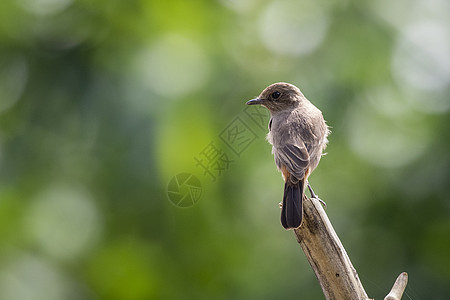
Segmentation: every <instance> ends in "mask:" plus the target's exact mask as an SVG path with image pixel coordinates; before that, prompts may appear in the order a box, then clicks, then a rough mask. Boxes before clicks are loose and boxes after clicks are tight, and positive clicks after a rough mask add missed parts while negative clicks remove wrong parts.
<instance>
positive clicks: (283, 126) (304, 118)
mask: <svg viewBox="0 0 450 300" xmlns="http://www.w3.org/2000/svg"><path fill="white" fill-rule="evenodd" d="M247 104H248V105H254V104H260V105H263V106H265V107H266V108H267V109H268V110H269V111H270V115H271V118H270V121H269V134H268V135H267V140H268V141H269V143H270V144H272V153H273V155H274V159H275V163H276V165H277V168H278V170H280V171H281V173H282V174H283V178H284V181H285V184H284V195H283V204H282V211H281V224H282V225H283V227H284V228H286V229H293V228H298V227H300V225H301V223H302V218H303V195H304V193H305V186H308V189H309V191H310V193H311V197H313V198H317V199H318V200H320V199H319V198H318V197H317V196H316V195H315V194H314V191H313V190H312V188H311V186H310V185H309V183H308V177H309V175H311V172H312V171H313V170H314V169H315V168H316V167H317V165H318V164H319V161H320V158H321V156H322V154H323V150H324V149H325V147H326V146H327V143H328V139H327V136H328V134H329V133H330V131H329V129H328V126H327V125H326V123H325V120H324V119H323V116H322V112H321V111H320V110H319V109H318V108H317V107H315V106H314V105H313V104H312V103H311V102H309V101H308V99H306V98H305V96H303V94H302V92H300V90H299V89H298V88H297V87H296V86H294V85H292V84H289V83H284V82H279V83H274V84H272V85H270V86H268V87H267V88H265V89H264V90H263V91H262V92H261V94H260V95H259V96H258V98H256V99H253V100H250V101H248V102H247Z"/></svg>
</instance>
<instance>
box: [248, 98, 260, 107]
mask: <svg viewBox="0 0 450 300" xmlns="http://www.w3.org/2000/svg"><path fill="white" fill-rule="evenodd" d="M263 103H264V100H262V99H259V98H255V99H252V100H250V101H247V103H246V104H247V105H256V104H263Z"/></svg>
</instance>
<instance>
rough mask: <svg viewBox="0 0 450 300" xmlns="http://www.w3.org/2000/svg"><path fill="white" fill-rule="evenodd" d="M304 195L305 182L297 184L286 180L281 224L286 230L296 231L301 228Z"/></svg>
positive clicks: (301, 181)
mask: <svg viewBox="0 0 450 300" xmlns="http://www.w3.org/2000/svg"><path fill="white" fill-rule="evenodd" d="M303 193H304V181H303V180H300V181H298V182H297V183H295V184H294V183H292V182H290V181H289V180H286V183H285V184H284V195H283V207H282V209H281V224H282V225H283V227H284V228H286V229H295V228H298V227H300V224H301V223H302V217H303Z"/></svg>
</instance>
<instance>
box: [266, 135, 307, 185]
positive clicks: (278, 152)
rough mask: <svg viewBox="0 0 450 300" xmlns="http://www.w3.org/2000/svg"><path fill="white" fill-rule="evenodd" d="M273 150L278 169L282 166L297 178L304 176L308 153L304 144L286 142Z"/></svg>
mask: <svg viewBox="0 0 450 300" xmlns="http://www.w3.org/2000/svg"><path fill="white" fill-rule="evenodd" d="M274 150H275V151H274V156H275V163H276V164H277V166H278V168H279V169H282V167H283V166H284V167H285V168H286V169H287V170H288V171H289V173H290V174H291V175H293V176H294V177H295V178H296V179H297V180H300V179H302V178H303V177H304V176H305V173H306V170H307V169H308V166H309V154H308V151H307V150H306V146H305V144H303V143H301V144H295V145H294V144H287V145H285V146H283V147H279V148H278V147H277V148H276V149H274Z"/></svg>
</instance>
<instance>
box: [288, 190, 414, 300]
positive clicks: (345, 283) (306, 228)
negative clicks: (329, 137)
mask: <svg viewBox="0 0 450 300" xmlns="http://www.w3.org/2000/svg"><path fill="white" fill-rule="evenodd" d="M294 232H295V236H296V238H297V241H298V242H299V244H300V246H301V247H302V249H303V252H304V253H305V255H306V258H307V259H308V261H309V264H310V265H311V267H312V268H313V270H314V273H315V274H316V277H317V279H318V280H319V283H320V286H321V287H322V291H323V293H324V295H325V298H326V299H330V300H331V299H333V300H340V299H342V300H363V299H364V300H366V299H369V297H368V296H367V293H366V291H365V290H364V287H363V286H362V283H361V281H360V280H359V277H358V273H357V272H356V270H355V268H354V267H353V265H352V263H351V261H350V258H349V257H348V255H347V252H346V251H345V249H344V246H343V245H342V243H341V241H340V240H339V238H338V236H337V234H336V232H335V231H334V229H333V226H332V225H331V223H330V220H329V219H328V216H327V215H326V213H325V211H324V209H323V207H322V205H321V204H320V202H319V201H318V200H316V199H309V198H307V197H305V199H304V201H303V222H302V225H301V227H300V228H298V229H295V231H294ZM402 274H406V273H402ZM402 274H400V276H402ZM399 278H400V277H399ZM402 278H403V277H402ZM406 278H407V276H406ZM397 281H399V279H397ZM402 282H404V286H403V285H401V284H400V283H397V282H396V283H395V284H394V288H395V287H396V286H399V287H403V290H404V288H405V287H406V282H405V281H402ZM402 284H403V283H402ZM394 288H393V289H392V290H394ZM403 290H401V293H398V292H395V294H392V295H394V297H397V298H385V300H400V298H401V295H402V293H403ZM396 291H397V290H396ZM391 293H393V292H392V291H391ZM391 293H390V294H389V295H391ZM389 295H388V296H386V297H389Z"/></svg>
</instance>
